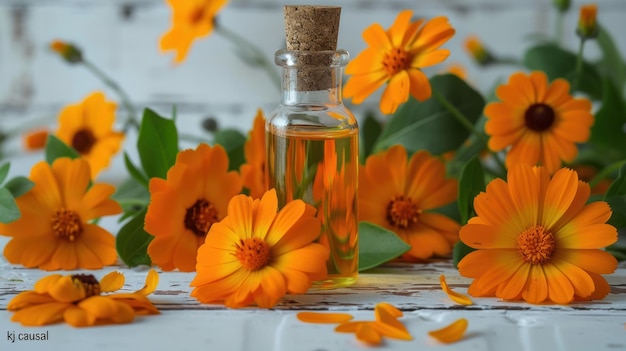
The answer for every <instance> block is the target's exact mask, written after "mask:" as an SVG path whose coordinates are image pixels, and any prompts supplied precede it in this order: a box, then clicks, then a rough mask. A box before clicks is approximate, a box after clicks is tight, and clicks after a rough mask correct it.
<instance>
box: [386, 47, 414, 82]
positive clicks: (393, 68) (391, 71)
mask: <svg viewBox="0 0 626 351" xmlns="http://www.w3.org/2000/svg"><path fill="white" fill-rule="evenodd" d="M410 65H411V54H410V53H408V52H407V51H406V50H404V49H401V48H395V49H393V50H391V51H389V52H387V53H386V54H385V57H384V58H383V66H384V67H385V70H387V74H388V75H389V76H394V75H396V73H398V72H400V71H403V70H405V69H407V68H409V67H410Z"/></svg>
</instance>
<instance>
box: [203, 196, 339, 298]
mask: <svg viewBox="0 0 626 351" xmlns="http://www.w3.org/2000/svg"><path fill="white" fill-rule="evenodd" d="M277 212H278V198H277V196H276V190H275V189H271V190H269V191H267V192H266V193H265V194H264V195H263V197H262V198H261V199H253V198H251V197H249V196H246V195H237V196H235V197H233V198H232V200H231V201H230V203H229V204H228V215H227V216H226V218H224V219H223V220H222V221H221V222H219V223H216V224H214V225H213V226H212V227H211V229H210V230H209V234H208V235H207V238H206V242H205V243H204V244H203V245H202V246H201V247H200V248H199V249H198V265H197V267H196V270H197V273H196V276H195V277H194V279H193V281H192V282H191V286H193V287H194V289H193V291H192V292H191V296H194V297H196V298H197V299H198V300H199V301H201V302H203V303H214V302H223V303H224V304H225V305H226V306H228V307H232V308H239V307H244V306H248V305H250V304H252V303H255V304H256V305H257V306H259V307H263V308H270V307H272V306H274V305H276V303H277V302H278V300H280V299H281V298H282V297H283V296H284V295H285V294H286V293H288V292H289V293H294V294H303V293H305V292H306V291H307V290H308V289H309V288H310V287H311V284H312V281H314V280H322V279H325V278H326V275H327V271H326V259H328V256H329V252H328V249H327V248H325V247H324V246H322V245H320V244H317V243H314V242H313V241H314V240H315V239H316V238H317V237H318V235H319V233H320V230H321V224H320V222H319V220H318V219H317V218H316V217H315V208H314V207H313V206H310V205H308V204H306V203H305V202H304V201H302V200H293V201H290V202H288V203H287V204H286V205H285V207H283V208H282V209H281V210H280V212H278V213H277Z"/></svg>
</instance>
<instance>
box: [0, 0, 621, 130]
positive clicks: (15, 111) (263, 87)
mask: <svg viewBox="0 0 626 351" xmlns="http://www.w3.org/2000/svg"><path fill="white" fill-rule="evenodd" d="M589 2H591V1H581V0H572V6H571V8H570V12H569V13H568V14H567V17H566V20H565V23H564V24H565V31H564V34H565V35H564V45H565V46H568V47H570V48H572V50H574V51H575V49H576V48H577V43H578V42H577V37H576V36H575V34H574V30H575V27H576V23H577V19H578V11H579V6H580V5H582V4H585V3H589ZM593 2H595V3H597V4H598V5H599V15H598V17H599V21H600V22H601V23H602V24H603V25H604V26H605V27H608V28H609V30H610V32H611V33H612V34H613V37H614V38H615V40H616V42H617V44H618V47H619V48H620V50H621V51H622V53H626V36H625V35H624V33H626V1H624V0H594V1H593ZM285 3H287V4H294V3H295V4H316V3H317V4H320V3H321V4H327V5H339V6H342V8H343V9H342V17H341V27H340V37H339V44H338V46H339V47H341V48H345V49H347V50H348V51H350V52H351V54H352V55H353V56H355V55H356V54H358V53H359V52H360V51H361V50H362V49H363V48H364V47H365V44H364V42H363V40H362V38H361V33H362V31H363V29H365V28H366V27H367V26H369V25H370V24H372V23H374V22H379V23H380V24H381V25H382V26H383V27H385V28H388V27H389V26H390V25H391V23H392V22H393V20H394V19H395V17H396V15H397V14H398V12H399V11H400V10H402V9H404V8H410V9H413V10H414V13H415V15H416V16H420V17H427V18H430V17H433V16H437V15H446V16H448V17H449V19H450V21H451V23H452V25H453V26H454V27H455V28H456V30H457V34H456V35H455V36H454V37H453V38H452V39H451V40H450V42H449V43H448V44H446V45H445V47H447V48H449V49H450V50H451V52H452V53H451V56H450V58H449V59H448V60H447V61H446V62H445V63H444V64H441V65H438V66H436V67H435V68H433V69H431V70H429V71H428V73H435V72H438V71H441V70H444V69H446V68H447V67H448V66H449V65H450V64H452V63H460V64H461V65H463V66H464V67H465V68H466V69H467V71H468V73H469V79H470V80H471V81H472V83H474V84H475V85H476V86H477V87H479V88H480V89H481V90H482V91H486V90H487V89H489V88H490V87H492V86H493V84H494V81H495V79H497V78H501V79H506V77H507V76H508V73H510V72H511V70H512V69H513V68H511V67H502V68H497V69H488V70H485V69H481V68H479V67H477V66H476V65H475V64H474V63H473V62H472V60H471V59H470V57H469V56H468V55H467V53H466V52H465V51H464V49H463V41H464V40H465V38H466V37H467V36H468V35H470V34H475V35H477V36H479V37H480V38H481V39H482V40H483V41H484V43H485V44H486V46H487V47H488V48H490V49H491V50H492V51H494V52H496V53H497V54H501V55H506V56H517V57H520V55H521V54H522V52H523V51H524V49H525V48H526V47H527V46H528V45H529V43H530V41H529V36H531V35H535V34H540V35H549V34H552V33H554V28H555V18H556V15H555V14H556V12H555V11H554V9H553V8H552V0H525V1H519V0H420V1H417V0H343V1H341V0H326V1H319V0H317V1H311V0H301V1H295V2H284V1H279V0H231V1H230V2H229V3H228V4H227V5H226V6H225V8H224V9H223V10H222V11H221V12H220V14H219V21H220V22H221V23H222V24H223V26H225V27H227V28H228V29H230V30H232V31H235V32H237V33H238V34H240V35H242V36H246V37H248V38H249V39H250V40H251V41H253V42H255V43H257V44H258V46H259V48H260V49H261V50H262V51H263V52H264V54H265V55H266V57H267V58H268V59H269V60H270V61H272V62H273V54H274V51H275V50H276V49H279V48H281V47H282V46H283V42H284V32H283V14H282V6H283V5H284V4H285ZM170 14H171V13H170V9H169V7H168V6H167V5H166V4H165V2H164V1H163V0H0V123H3V122H4V123H20V122H15V121H16V120H23V119H25V118H34V117H42V116H51V118H54V116H55V115H56V113H58V111H59V109H60V108H61V107H62V106H63V105H65V104H68V103H74V102H77V101H80V100H81V99H83V98H84V97H85V96H86V95H87V94H89V93H90V92H92V91H94V90H97V89H104V87H103V85H102V84H101V82H100V81H99V80H98V79H97V78H95V77H94V76H93V75H92V74H90V73H89V72H87V71H86V70H85V69H84V68H82V67H76V66H74V67H72V66H69V65H67V64H66V63H65V62H63V61H62V60H60V59H59V58H58V57H57V56H55V55H54V54H53V53H51V52H50V50H48V44H49V43H50V42H51V41H52V40H55V39H62V40H65V41H69V42H73V43H75V44H77V45H78V46H80V47H81V48H82V49H83V50H84V52H85V55H86V57H88V58H89V59H90V60H91V61H92V62H93V63H95V64H96V65H98V66H99V67H100V68H101V69H102V70H104V71H105V72H107V73H108V74H110V75H111V76H112V77H113V78H114V79H115V80H116V81H117V82H118V83H119V84H120V85H121V86H122V87H123V88H124V89H125V90H126V91H127V92H128V94H129V95H130V97H131V99H132V100H133V102H134V103H135V105H137V108H138V109H139V110H141V109H143V107H151V108H153V109H156V110H157V111H159V112H161V113H163V114H168V113H169V111H171V106H172V105H173V104H177V105H178V110H179V113H180V115H181V116H182V117H185V119H186V120H187V121H189V123H190V125H192V127H193V128H196V127H197V123H198V121H199V120H200V119H201V118H203V117H205V116H213V117H216V118H217V119H218V120H219V122H220V125H221V126H236V127H240V128H248V127H249V126H250V123H249V122H250V121H251V120H252V118H253V116H254V112H255V110H256V109H257V108H262V109H263V110H264V111H266V112H269V110H271V109H272V107H273V106H275V105H276V103H277V101H278V98H279V95H278V91H277V90H276V88H275V87H274V85H272V83H271V81H270V80H269V79H268V78H267V76H266V75H265V73H264V72H261V71H259V70H255V69H251V68H250V67H249V66H246V65H245V64H243V63H242V61H241V60H239V59H238V57H237V55H236V54H235V53H234V52H233V50H232V49H233V46H232V45H231V42H229V41H227V40H226V39H224V38H223V37H221V36H218V35H211V36H210V37H208V38H204V39H202V40H200V41H197V42H195V43H194V44H193V46H192V49H191V51H190V52H189V55H188V57H187V59H186V61H185V62H183V63H182V64H181V65H178V66H174V65H173V64H172V55H171V54H163V53H160V52H159V50H158V40H159V38H160V37H161V36H162V35H163V34H164V33H165V32H166V31H167V30H168V29H169V26H170V23H169V22H170ZM587 49H588V50H587V57H594V56H597V54H598V50H597V47H595V43H593V42H590V44H588V45H587ZM104 90H105V92H106V93H107V96H108V97H109V98H110V99H117V96H115V95H114V94H113V93H112V92H111V91H110V90H107V89H104ZM371 101H372V102H371V106H374V107H375V106H376V101H377V98H376V97H373V98H372V99H371ZM348 104H349V101H348ZM365 107H367V106H365ZM365 107H362V106H357V107H354V108H353V109H355V112H357V114H360V112H361V111H362V109H364V108H365ZM7 121H9V122H7Z"/></svg>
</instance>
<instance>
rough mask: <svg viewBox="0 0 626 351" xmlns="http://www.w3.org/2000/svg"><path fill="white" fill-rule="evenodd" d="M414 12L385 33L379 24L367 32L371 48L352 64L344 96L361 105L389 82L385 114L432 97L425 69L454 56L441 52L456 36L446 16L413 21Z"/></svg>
mask: <svg viewBox="0 0 626 351" xmlns="http://www.w3.org/2000/svg"><path fill="white" fill-rule="evenodd" d="M412 15H413V12H412V11H410V10H404V11H402V12H400V14H398V17H397V18H396V20H395V22H394V23H393V25H392V26H391V28H389V30H387V31H385V30H384V29H383V27H382V26H381V25H380V24H378V23H376V24H373V25H372V26H370V27H368V28H367V29H366V30H365V31H364V32H363V39H364V40H365V42H366V43H367V45H368V48H367V49H365V50H364V51H363V52H361V53H360V54H359V55H358V56H357V57H356V58H355V59H354V60H352V61H351V62H350V63H348V65H347V67H346V74H348V75H351V77H350V79H349V80H348V81H347V83H346V85H345V87H344V89H343V95H344V97H346V98H352V102H353V103H355V104H360V103H361V102H363V101H364V100H365V99H366V98H367V97H368V96H369V95H371V94H372V93H373V92H374V91H376V90H377V89H378V88H380V87H381V86H382V85H383V84H385V83H387V87H386V88H385V91H384V92H383V95H382V98H381V100H380V110H381V112H382V113H385V114H391V113H394V112H395V111H396V109H397V108H398V106H399V105H401V104H402V103H404V102H406V101H407V100H408V99H409V94H410V95H411V96H413V97H414V98H415V99H417V100H419V101H424V100H426V99H428V98H429V97H430V95H431V93H432V92H431V87H430V82H429V81H428V77H427V76H426V75H425V74H424V72H422V68H425V67H429V66H433V65H435V64H438V63H441V62H443V61H444V60H445V59H446V58H447V57H448V55H449V54H450V53H449V51H448V50H446V49H440V46H441V45H443V44H444V43H445V42H446V41H448V40H449V39H450V38H451V37H452V36H453V35H454V29H453V28H452V27H451V26H450V24H449V23H448V19H447V18H446V17H436V18H433V19H431V20H430V21H425V20H423V19H420V20H417V21H415V22H411V16H412Z"/></svg>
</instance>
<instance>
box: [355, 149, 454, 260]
mask: <svg viewBox="0 0 626 351" xmlns="http://www.w3.org/2000/svg"><path fill="white" fill-rule="evenodd" d="M407 159H408V157H407V152H406V150H405V149H404V147H403V146H401V145H395V146H393V147H391V148H389V149H388V150H386V151H384V152H381V153H379V154H375V155H372V156H370V157H368V158H367V161H366V162H365V166H361V170H360V171H359V187H360V188H362V189H367V191H361V192H359V218H360V220H362V221H368V222H372V223H375V224H378V225H380V226H382V227H385V228H387V229H389V230H391V231H393V232H395V233H396V234H398V236H399V237H400V238H402V240H404V241H405V242H406V243H407V244H409V245H411V249H410V250H409V251H408V252H407V253H406V254H405V255H404V256H403V257H404V258H405V259H411V260H415V259H418V260H420V259H428V258H430V257H432V256H433V255H438V256H444V255H448V254H450V252H451V251H452V245H454V243H456V242H457V240H458V232H459V227H460V226H459V224H458V223H456V222H455V221H454V220H452V219H450V218H448V217H446V216H444V215H442V214H439V213H435V212H432V211H430V210H432V209H436V208H439V207H442V206H444V205H447V204H449V203H451V202H453V201H455V200H456V193H457V181H456V180H454V179H446V178H445V174H446V169H445V166H444V164H443V163H442V162H441V161H440V160H438V159H437V158H435V157H433V156H431V155H430V154H429V153H428V152H427V151H419V152H416V153H414V154H413V156H412V157H411V159H410V160H408V162H407ZM381 179H385V181H384V182H381Z"/></svg>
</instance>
